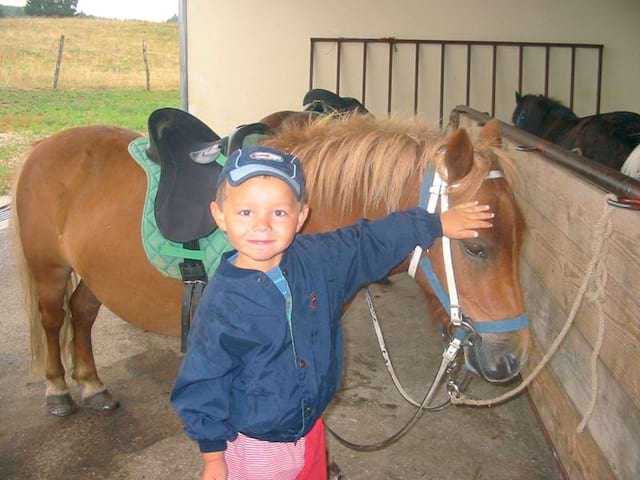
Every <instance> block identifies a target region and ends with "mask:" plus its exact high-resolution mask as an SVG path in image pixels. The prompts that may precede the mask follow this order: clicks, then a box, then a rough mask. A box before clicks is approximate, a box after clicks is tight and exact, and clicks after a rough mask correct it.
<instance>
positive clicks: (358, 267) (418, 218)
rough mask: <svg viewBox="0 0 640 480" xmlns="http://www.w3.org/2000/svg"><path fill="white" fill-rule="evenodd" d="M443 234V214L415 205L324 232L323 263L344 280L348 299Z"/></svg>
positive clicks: (341, 280) (322, 241)
mask: <svg viewBox="0 0 640 480" xmlns="http://www.w3.org/2000/svg"><path fill="white" fill-rule="evenodd" d="M440 236H442V225H441V223H440V216H439V215H433V214H429V213H427V211H426V210H424V209H422V208H415V209H412V210H407V211H404V212H396V213H392V214H390V215H388V216H386V217H384V218H382V219H381V220H375V221H369V220H361V221H359V222H358V223H356V224H355V225H352V226H350V227H345V228H341V229H339V230H336V231H335V232H330V233H327V234H320V235H319V238H321V239H322V240H321V241H320V242H319V243H320V245H321V246H320V249H321V255H322V257H323V263H324V264H325V265H327V266H328V268H330V269H331V270H332V272H331V273H332V275H331V276H334V278H336V280H338V281H339V282H341V285H342V288H343V292H344V298H345V299H348V298H350V297H352V296H353V295H355V294H356V293H357V292H358V290H360V289H361V288H362V287H364V286H365V285H367V284H369V283H371V282H375V281H377V280H380V279H381V278H383V277H384V276H385V275H386V274H388V273H389V271H390V270H391V269H393V268H394V267H396V266H397V265H399V264H400V263H401V262H402V261H403V260H404V259H405V258H407V256H408V255H409V254H410V253H411V252H412V251H413V249H414V248H415V247H416V246H417V245H419V246H421V247H423V248H429V247H431V245H432V244H433V242H434V241H435V239H436V238H438V237H440ZM324 259H326V260H328V261H327V262H325V261H324Z"/></svg>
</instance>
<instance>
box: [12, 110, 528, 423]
mask: <svg viewBox="0 0 640 480" xmlns="http://www.w3.org/2000/svg"><path fill="white" fill-rule="evenodd" d="M306 115H307V117H306V120H305V117H304V115H303V116H302V117H295V116H294V117H295V118H297V120H296V121H291V120H292V115H289V116H288V117H289V118H288V119H286V120H283V119H284V117H287V115H284V116H282V115H272V116H270V117H271V121H272V122H273V123H271V126H272V127H275V126H277V127H278V129H277V130H276V131H275V132H273V134H272V136H270V137H268V138H267V139H265V140H264V141H263V142H262V143H264V144H266V145H270V146H273V147H276V148H280V149H283V150H287V151H290V152H292V153H294V154H296V155H297V156H298V157H300V158H301V160H302V162H303V165H304V169H305V174H306V176H307V179H308V191H309V203H310V207H311V215H310V217H309V220H308V221H307V224H306V225H305V228H304V231H305V232H306V233H314V232H323V231H328V230H332V229H335V228H338V227H340V226H344V225H349V224H352V223H354V222H355V221H357V220H358V219H359V218H362V217H367V218H380V217H381V216H383V215H386V214H388V213H390V212H392V211H395V210H399V209H406V208H410V207H415V206H416V205H417V204H418V200H419V196H420V186H421V182H422V178H423V174H424V172H425V169H426V168H427V167H428V166H431V167H433V168H436V169H438V170H439V171H440V172H442V174H443V175H445V176H447V178H448V181H449V182H450V183H451V184H454V183H455V184H456V185H457V188H456V189H455V191H452V192H451V197H450V202H451V204H452V205H455V204H456V203H459V202H462V201H466V200H467V199H469V198H476V199H477V200H478V201H480V202H482V203H486V204H489V205H491V208H492V210H493V211H494V212H496V218H495V220H494V227H493V228H492V229H490V230H488V231H486V232H482V233H481V234H480V237H479V238H477V239H474V240H468V241H456V242H454V243H453V244H452V249H453V263H454V268H455V269H456V271H457V272H459V274H460V276H459V284H458V290H459V294H460V301H461V307H462V308H463V309H464V311H465V313H466V314H467V315H468V316H469V318H473V319H474V321H475V322H477V323H481V322H490V321H492V320H497V319H504V318H508V317H514V316H517V315H521V314H522V312H523V309H524V306H523V295H522V290H521V286H520V282H519V268H518V265H519V262H518V258H519V255H520V248H521V242H522V233H523V228H524V225H523V220H522V216H521V214H520V211H519V209H518V207H517V205H516V202H515V198H514V194H513V191H512V183H511V180H510V179H511V178H512V176H511V175H510V174H509V173H510V172H511V171H513V164H512V161H511V160H510V159H509V157H508V156H507V155H506V152H504V151H503V150H502V149H501V148H500V147H499V144H500V133H499V131H498V124H497V122H490V123H488V124H487V125H486V126H485V127H484V128H483V130H482V132H481V134H480V138H479V139H478V140H475V141H472V139H471V138H470V137H469V136H468V135H467V133H466V132H465V131H464V130H458V131H456V132H455V133H453V134H452V135H450V136H448V137H445V136H444V134H443V132H440V131H437V130H434V129H432V128H430V127H428V126H427V125H425V124H423V123H421V122H419V121H417V120H416V119H411V120H407V121H400V120H377V119H375V118H373V116H371V115H355V114H351V115H346V116H338V117H337V118H335V117H331V116H330V117H327V118H325V119H322V118H321V119H316V120H313V121H311V120H310V119H309V117H308V114H306ZM276 120H277V121H276ZM139 136H140V134H139V133H137V132H132V131H129V130H124V129H121V128H116V127H107V126H89V127H80V128H74V129H70V130H66V131H64V132H61V133H58V134H56V135H53V136H51V137H49V138H46V139H44V140H42V141H40V142H38V143H37V144H35V145H34V147H33V148H32V149H31V151H30V152H28V153H27V155H26V157H25V158H24V162H23V165H22V170H21V172H20V174H19V176H18V181H17V184H16V188H15V194H14V208H13V209H12V210H13V214H14V219H13V220H12V225H13V227H14V228H15V229H16V233H17V239H18V245H19V246H20V247H21V250H22V253H23V255H22V256H21V258H22V259H23V260H24V262H23V269H22V272H23V274H24V276H25V278H26V280H27V285H29V286H30V288H29V292H30V294H31V295H30V299H31V306H32V309H31V312H30V323H31V342H32V356H33V363H34V366H35V367H36V368H38V367H39V370H40V372H42V373H44V375H45V376H46V381H47V391H46V398H47V407H48V410H49V412H50V413H52V414H55V415H68V414H70V413H72V412H73V410H74V409H75V405H74V401H73V400H72V399H71V396H70V393H69V389H68V386H67V378H66V376H67V373H68V369H69V368H70V365H73V368H72V370H71V377H72V378H73V379H74V380H75V381H76V382H78V383H79V384H80V385H81V387H82V401H83V404H85V405H87V406H89V407H92V408H95V409H99V410H110V409H113V408H115V407H116V406H117V401H116V400H114V399H113V398H112V396H111V394H110V393H109V391H108V390H107V387H106V386H105V385H104V384H103V383H102V381H101V379H100V377H99V376H98V372H97V369H96V365H95V361H94V357H93V348H92V341H91V328H92V326H93V323H94V321H95V319H96V316H97V314H98V310H99V308H100V306H101V305H102V304H104V305H106V306H107V307H108V308H109V309H110V310H111V311H113V312H114V313H115V314H117V315H118V316H119V317H120V318H122V319H124V320H125V321H127V322H129V323H131V324H133V325H136V326H138V327H140V328H142V329H144V330H147V331H152V332H157V333H162V334H168V335H179V334H180V309H181V300H182V291H183V285H182V282H181V281H179V280H177V279H174V278H169V277H167V276H163V275H162V274H161V273H160V272H159V271H158V270H156V269H155V268H154V267H153V266H152V265H151V264H150V263H149V261H148V260H147V258H146V255H145V252H144V249H143V244H142V241H141V235H140V224H141V218H142V210H143V204H144V199H145V191H146V179H145V174H144V172H143V170H142V169H141V168H140V167H139V166H138V165H137V164H136V163H135V162H134V161H133V160H132V158H131V157H130V155H129V153H128V151H127V147H128V145H129V143H130V142H131V141H132V140H134V139H136V138H138V137H139ZM493 170H500V171H502V172H504V173H505V176H504V178H502V177H501V178H497V179H493V177H488V172H489V171H493ZM445 172H447V173H445ZM487 178H491V179H489V180H486V179H487ZM408 253H409V252H408ZM423 254H424V255H429V256H430V257H433V260H432V261H433V264H434V269H435V272H436V275H437V276H438V277H439V278H440V279H441V281H442V282H444V281H445V279H444V273H443V272H444V266H443V262H442V246H441V243H440V241H438V242H436V244H435V245H434V246H433V248H431V249H430V251H429V252H424V253H423ZM407 267H408V262H404V263H403V264H401V265H399V266H398V268H396V269H395V270H394V272H400V271H406V270H407ZM74 274H77V275H78V276H79V277H80V281H79V283H75V282H73V279H74V277H75V275H74ZM416 278H417V280H418V282H419V284H420V286H421V287H422V289H423V290H424V292H425V294H426V295H427V298H428V299H429V300H430V303H431V305H432V311H433V312H434V313H435V314H436V315H438V316H439V317H442V318H443V320H447V315H446V314H445V311H444V309H443V308H442V307H441V306H439V303H438V302H437V300H436V298H435V296H434V295H433V292H432V290H431V288H430V287H429V285H428V283H427V281H426V277H425V276H424V274H422V273H419V274H418V276H417V277H416ZM528 338H529V333H528V330H527V329H526V328H525V329H522V330H519V331H512V332H505V333H496V334H491V335H488V336H487V337H486V338H483V341H482V342H478V343H477V344H476V343H474V345H472V346H469V348H470V349H473V351H472V352H465V353H468V355H467V363H468V365H469V368H471V369H472V370H474V371H476V372H481V374H482V376H483V377H484V378H485V379H487V380H489V381H506V380H509V379H511V378H513V377H514V376H516V375H517V374H518V372H519V371H520V369H521V367H522V365H523V364H524V363H525V361H526V359H527V356H528ZM465 348H467V347H465ZM65 353H67V354H68V355H70V356H71V357H72V359H73V362H72V363H70V364H67V363H63V361H62V358H63V357H65ZM65 358H67V357H65Z"/></svg>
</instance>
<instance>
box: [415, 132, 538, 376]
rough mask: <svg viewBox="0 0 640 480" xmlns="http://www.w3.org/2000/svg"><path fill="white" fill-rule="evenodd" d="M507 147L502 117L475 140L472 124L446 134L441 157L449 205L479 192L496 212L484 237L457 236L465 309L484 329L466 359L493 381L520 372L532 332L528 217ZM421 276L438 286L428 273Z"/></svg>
mask: <svg viewBox="0 0 640 480" xmlns="http://www.w3.org/2000/svg"><path fill="white" fill-rule="evenodd" d="M500 146H501V138H500V132H499V128H498V123H497V122H496V121H492V122H489V123H488V124H487V125H486V126H485V127H484V128H483V129H482V130H481V132H480V135H479V138H478V140H477V141H476V142H472V140H471V139H470V137H469V136H468V134H467V132H466V131H465V130H457V131H456V132H454V133H453V134H452V135H451V136H450V137H449V138H448V139H447V141H446V147H445V148H444V151H443V153H442V154H441V155H440V159H439V160H438V164H437V166H438V168H439V169H440V170H441V171H442V172H443V174H446V178H447V183H448V185H450V187H449V201H450V205H452V206H454V205H456V204H459V203H463V202H466V201H469V200H470V199H475V200H478V201H479V202H480V203H481V204H487V205H490V206H491V211H492V212H494V213H495V217H494V219H493V222H492V223H493V227H492V228H490V229H482V230H479V231H478V233H479V236H478V237H477V238H474V239H468V240H453V241H451V250H452V257H453V266H454V269H453V270H454V272H455V282H456V285H457V290H458V296H459V303H460V307H461V311H462V314H463V315H464V319H465V320H466V321H467V322H468V323H469V324H471V325H472V326H475V328H476V329H477V330H478V332H481V333H478V334H477V336H476V337H475V339H474V340H473V342H472V344H471V345H469V346H466V347H465V359H466V365H467V368H468V369H470V370H472V371H473V372H475V373H478V374H480V375H481V376H482V377H483V378H485V379H486V380H488V381H491V382H501V381H507V380H510V379H511V378H513V377H514V376H515V375H517V374H518V373H519V371H520V368H521V366H522V365H523V364H524V362H525V361H526V359H527V356H528V345H529V331H528V328H526V326H525V324H524V322H523V321H522V318H523V317H522V316H523V314H524V304H523V295H522V290H521V286H520V279H519V257H520V248H521V244H522V236H523V232H524V222H523V218H522V215H521V213H520V210H519V209H518V206H517V204H516V201H515V198H514V194H513V191H512V185H513V184H514V182H516V181H517V176H516V174H515V171H514V168H513V164H512V162H511V160H510V159H509V157H508V156H507V155H506V153H505V152H504V151H503V150H502V149H501V148H500ZM443 167H446V171H445V170H444V168H443ZM445 172H446V173H445ZM442 248H443V242H442V241H441V240H440V241H437V242H436V243H435V244H434V246H433V247H432V248H431V249H430V252H429V256H430V258H431V261H432V263H433V269H434V271H435V272H436V274H437V275H438V277H439V278H440V282H441V283H442V285H443V286H444V288H445V289H446V288H447V287H446V285H447V283H446V282H447V279H446V274H445V268H444V262H443V260H442V258H443V257H442ZM420 281H421V282H422V283H424V286H425V288H431V287H430V286H429V285H427V282H426V281H425V279H424V278H422V279H421V280H420ZM431 289H432V288H431ZM432 303H433V302H432ZM438 308H439V311H440V312H441V314H442V316H443V318H446V317H447V314H448V312H446V311H445V310H444V309H443V308H442V306H440V304H439V302H438ZM517 319H520V320H521V321H515V320H517Z"/></svg>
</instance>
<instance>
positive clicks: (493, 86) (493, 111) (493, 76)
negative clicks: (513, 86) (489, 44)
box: [491, 45, 498, 117]
mask: <svg viewBox="0 0 640 480" xmlns="http://www.w3.org/2000/svg"><path fill="white" fill-rule="evenodd" d="M497 57H498V46H497V45H494V46H493V58H492V61H491V63H492V66H491V116H492V117H495V116H496V63H497V61H498V58H497Z"/></svg>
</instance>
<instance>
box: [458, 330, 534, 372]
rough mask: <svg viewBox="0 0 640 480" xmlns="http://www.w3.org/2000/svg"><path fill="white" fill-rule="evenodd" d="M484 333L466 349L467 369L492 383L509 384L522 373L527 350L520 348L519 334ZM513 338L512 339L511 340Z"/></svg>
mask: <svg viewBox="0 0 640 480" xmlns="http://www.w3.org/2000/svg"><path fill="white" fill-rule="evenodd" d="M506 337H507V338H505V335H504V334H491V333H484V334H482V335H477V336H476V338H475V341H474V342H473V344H471V345H469V346H465V347H464V356H465V365H466V368H467V369H469V370H471V371H472V372H473V373H475V374H477V375H480V376H481V377H482V378H483V379H485V380H486V381H488V382H492V383H502V382H508V381H509V380H512V379H513V378H514V377H516V376H517V375H518V374H519V373H520V369H521V368H522V365H524V364H525V362H526V360H527V355H528V352H527V349H526V347H525V348H522V347H520V345H521V342H520V341H519V333H517V332H516V333H512V334H509V335H507V336H506ZM510 337H511V338H510Z"/></svg>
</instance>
